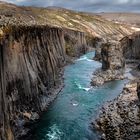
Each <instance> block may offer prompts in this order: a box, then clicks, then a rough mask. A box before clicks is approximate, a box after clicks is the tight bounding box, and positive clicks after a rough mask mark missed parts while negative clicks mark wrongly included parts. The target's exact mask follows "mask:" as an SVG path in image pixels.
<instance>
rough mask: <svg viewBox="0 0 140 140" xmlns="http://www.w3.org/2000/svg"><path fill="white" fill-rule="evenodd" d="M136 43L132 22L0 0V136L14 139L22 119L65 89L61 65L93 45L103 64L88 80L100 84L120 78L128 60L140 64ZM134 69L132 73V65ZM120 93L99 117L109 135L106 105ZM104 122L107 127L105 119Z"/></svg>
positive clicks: (22, 130)
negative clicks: (90, 79)
mask: <svg viewBox="0 0 140 140" xmlns="http://www.w3.org/2000/svg"><path fill="white" fill-rule="evenodd" d="M139 44H140V33H139V32H136V30H135V28H132V26H131V25H125V24H118V23H117V24H116V23H113V22H111V21H108V20H106V19H104V18H102V17H101V16H98V15H91V14H89V13H83V12H74V11H71V10H67V9H62V8H51V7H50V8H35V7H20V6H16V5H13V4H8V3H4V2H1V3H0V57H1V58H0V73H1V76H0V118H1V119H0V140H16V139H19V138H20V136H22V135H25V134H26V133H27V132H26V131H28V130H27V129H26V125H25V124H28V123H31V122H34V121H35V120H38V119H39V117H40V115H41V112H43V111H46V110H47V109H48V107H49V104H50V103H51V102H52V101H53V100H54V99H55V98H56V96H57V94H58V93H59V92H60V91H61V90H62V89H63V86H64V83H63V71H64V67H65V66H66V65H68V64H71V63H73V60H75V59H76V58H79V57H80V56H81V55H82V54H85V53H87V52H89V51H91V50H93V49H95V52H96V55H95V59H96V60H100V61H101V62H102V69H100V70H98V71H96V74H95V76H94V78H93V80H92V82H91V83H92V84H93V85H102V84H104V83H105V82H107V81H112V80H116V79H124V78H125V77H124V69H125V67H126V66H127V65H126V63H128V61H131V60H132V61H134V62H133V63H134V64H135V65H136V66H138V65H139V59H140V58H139V57H140V55H139V54H140V46H139ZM129 63H131V62H129ZM135 68H136V67H135ZM133 69H134V67H133ZM136 71H137V73H138V72H139V70H136ZM133 72H134V73H135V74H136V72H135V69H134V71H132V73H133ZM135 77H137V76H135ZM138 79H139V78H135V79H134V80H135V83H136V84H135V85H134V91H133V89H132V91H131V89H130V92H129V93H130V94H132V93H133V92H134V93H135V98H136V97H137V94H138V97H139V94H140V92H139V82H136V81H138ZM126 91H127V92H128V91H129V89H127V90H126V87H125V89H124V91H123V92H126ZM122 96H123V95H122ZM122 96H121V95H120V96H119V97H118V99H116V101H115V102H114V103H111V105H108V106H107V107H105V109H104V110H105V111H104V112H103V113H102V114H103V115H102V114H101V116H100V118H102V122H100V120H98V123H100V125H101V126H100V127H101V128H100V130H102V131H103V133H105V135H106V136H108V135H109V137H107V139H111V138H112V137H110V135H112V131H111V132H108V131H107V132H106V128H104V123H105V120H104V113H108V112H109V113H110V110H109V109H110V108H112V106H115V105H116V104H117V103H116V102H122ZM130 96H131V95H130ZM135 98H134V99H135ZM125 99H126V98H125ZM132 99H133V98H132ZM136 100H137V98H136ZM127 101H128V100H127V99H126V102H127ZM134 101H135V100H134ZM128 103H129V102H128ZM112 104H113V105H112ZM114 104H115V105H114ZM133 105H134V106H135V102H134V104H133ZM136 105H137V104H136ZM110 106H111V107H110ZM115 107H116V106H115ZM129 107H131V104H130V105H129ZM108 108H109V109H108ZM132 109H134V107H133V106H132ZM137 110H138V108H137ZM128 111H129V110H128ZM133 111H135V110H133ZM133 111H132V112H133ZM120 112H121V111H120ZM109 113H108V114H109ZM111 113H112V112H111ZM113 113H114V112H113ZM115 113H116V112H115ZM136 113H137V114H138V111H137V112H136ZM108 114H107V116H106V114H105V118H106V117H108ZM109 115H110V114H109ZM113 117H114V116H113ZM113 117H112V120H113V119H114V118H113ZM123 118H124V117H122V119H123ZM127 118H129V116H128V117H127ZM132 118H135V116H132ZM137 120H138V118H137ZM108 121H109V122H110V120H109V119H108ZM117 123H118V122H117ZM117 123H115V124H117ZM133 124H137V121H135V123H133ZM102 125H103V127H102ZM105 126H109V127H110V125H109V124H105ZM128 126H130V124H129V125H128ZM108 130H110V129H108ZM108 133H109V134H108ZM110 133H111V134H110ZM115 134H116V133H115ZM117 135H119V134H118V133H117ZM132 135H133V134H132ZM122 136H123V135H122ZM132 137H133V136H132ZM113 138H114V137H113ZM123 138H125V136H123Z"/></svg>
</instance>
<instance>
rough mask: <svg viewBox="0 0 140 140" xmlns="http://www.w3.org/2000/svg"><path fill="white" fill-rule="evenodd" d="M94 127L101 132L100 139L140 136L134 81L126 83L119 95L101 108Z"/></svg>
mask: <svg viewBox="0 0 140 140" xmlns="http://www.w3.org/2000/svg"><path fill="white" fill-rule="evenodd" d="M94 127H95V128H96V129H98V130H99V131H100V132H101V133H102V139H105V140H113V139H114V140H136V139H138V138H140V108H139V101H138V96H137V82H136V81H132V82H130V83H128V84H126V85H125V87H124V89H123V91H122V93H121V94H120V95H119V97H117V98H116V99H115V100H113V101H110V102H108V103H107V104H106V105H105V106H104V107H103V108H102V110H101V113H100V115H99V118H98V119H97V120H96V123H94Z"/></svg>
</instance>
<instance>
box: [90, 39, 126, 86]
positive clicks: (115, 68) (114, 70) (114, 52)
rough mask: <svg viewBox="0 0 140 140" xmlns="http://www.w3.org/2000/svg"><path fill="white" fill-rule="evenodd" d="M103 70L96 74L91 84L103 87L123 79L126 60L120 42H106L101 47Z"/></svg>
mask: <svg viewBox="0 0 140 140" xmlns="http://www.w3.org/2000/svg"><path fill="white" fill-rule="evenodd" d="M101 61H102V69H101V70H98V71H96V72H95V73H94V77H93V78H92V82H91V84H92V85H94V86H96V85H97V86H98V85H102V84H104V82H107V81H112V80H116V79H123V78H124V77H123V73H124V67H125V59H124V56H123V48H122V47H121V44H120V42H117V41H115V42H113V41H112V42H106V43H103V44H102V47H101Z"/></svg>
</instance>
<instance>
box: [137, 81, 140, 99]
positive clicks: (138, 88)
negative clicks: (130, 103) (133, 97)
mask: <svg viewBox="0 0 140 140" xmlns="http://www.w3.org/2000/svg"><path fill="white" fill-rule="evenodd" d="M137 96H138V98H139V100H140V82H138V83H137Z"/></svg>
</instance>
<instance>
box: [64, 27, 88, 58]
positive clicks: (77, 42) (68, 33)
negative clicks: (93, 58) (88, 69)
mask: <svg viewBox="0 0 140 140" xmlns="http://www.w3.org/2000/svg"><path fill="white" fill-rule="evenodd" d="M64 32H65V37H64V38H65V46H66V54H68V55H69V56H72V57H79V56H80V55H81V54H83V53H85V52H86V51H87V42H86V38H85V34H84V33H82V32H77V31H74V30H66V29H65V31H64Z"/></svg>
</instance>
